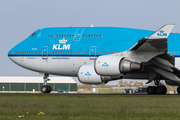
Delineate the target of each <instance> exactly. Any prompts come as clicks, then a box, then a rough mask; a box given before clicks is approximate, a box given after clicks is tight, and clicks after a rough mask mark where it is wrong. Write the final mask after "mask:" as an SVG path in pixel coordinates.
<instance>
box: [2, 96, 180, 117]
mask: <svg viewBox="0 0 180 120" xmlns="http://www.w3.org/2000/svg"><path fill="white" fill-rule="evenodd" d="M26 112H29V114H26ZM39 112H44V115H38V113H39ZM22 115H24V117H21V118H19V116H22ZM9 119H11V120H19V119H22V120H60V119H62V120H65V119H72V120H76V119H82V120H99V119H102V120H120V119H122V120H124V119H128V120H129V119H137V120H139V119H140V120H144V119H148V120H149V119H152V120H154V119H158V120H161V119H173V120H175V119H180V95H3V94H1V95H0V120H9Z"/></svg>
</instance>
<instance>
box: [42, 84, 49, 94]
mask: <svg viewBox="0 0 180 120" xmlns="http://www.w3.org/2000/svg"><path fill="white" fill-rule="evenodd" d="M47 91H48V88H47V86H46V85H43V86H42V87H41V92H42V93H47Z"/></svg>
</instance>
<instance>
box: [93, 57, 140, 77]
mask: <svg viewBox="0 0 180 120" xmlns="http://www.w3.org/2000/svg"><path fill="white" fill-rule="evenodd" d="M94 67H95V71H96V73H97V74H98V75H102V76H112V75H113V76H117V75H120V74H122V73H127V72H132V71H141V70H142V69H143V65H142V64H140V63H136V62H132V61H130V60H126V59H125V58H123V57H120V56H114V55H108V56H100V57H98V58H97V59H96V61H95V63H94Z"/></svg>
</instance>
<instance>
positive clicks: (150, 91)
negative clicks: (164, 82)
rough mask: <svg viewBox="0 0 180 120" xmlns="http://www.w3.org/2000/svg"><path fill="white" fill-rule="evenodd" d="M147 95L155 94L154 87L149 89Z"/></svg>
mask: <svg viewBox="0 0 180 120" xmlns="http://www.w3.org/2000/svg"><path fill="white" fill-rule="evenodd" d="M147 93H148V94H155V87H154V86H149V87H148V88H147Z"/></svg>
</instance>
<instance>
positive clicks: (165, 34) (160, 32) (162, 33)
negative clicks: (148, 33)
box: [157, 30, 167, 36]
mask: <svg viewBox="0 0 180 120" xmlns="http://www.w3.org/2000/svg"><path fill="white" fill-rule="evenodd" d="M157 36H167V33H164V31H163V30H161V31H159V33H157Z"/></svg>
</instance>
